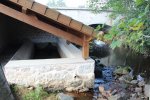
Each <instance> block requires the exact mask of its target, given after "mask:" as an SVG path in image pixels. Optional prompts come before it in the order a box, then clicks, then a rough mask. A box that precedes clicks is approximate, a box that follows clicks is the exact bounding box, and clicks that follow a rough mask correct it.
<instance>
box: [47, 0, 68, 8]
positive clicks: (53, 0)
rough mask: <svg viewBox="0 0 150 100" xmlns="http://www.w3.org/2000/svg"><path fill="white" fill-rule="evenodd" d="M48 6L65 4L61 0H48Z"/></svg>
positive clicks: (63, 5) (62, 5)
mask: <svg viewBox="0 0 150 100" xmlns="http://www.w3.org/2000/svg"><path fill="white" fill-rule="evenodd" d="M47 5H48V7H65V6H66V4H65V3H64V1H63V0H49V2H48V4H47Z"/></svg>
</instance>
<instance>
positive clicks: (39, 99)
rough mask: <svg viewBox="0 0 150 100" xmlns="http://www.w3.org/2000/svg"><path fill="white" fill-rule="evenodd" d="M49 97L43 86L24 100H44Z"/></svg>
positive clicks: (27, 95)
mask: <svg viewBox="0 0 150 100" xmlns="http://www.w3.org/2000/svg"><path fill="white" fill-rule="evenodd" d="M47 96H48V93H47V92H45V91H44V90H43V88H42V87H41V86H38V87H37V88H36V89H35V90H33V91H31V92H29V93H27V94H26V95H25V96H24V99H23V100H43V98H45V97H47Z"/></svg>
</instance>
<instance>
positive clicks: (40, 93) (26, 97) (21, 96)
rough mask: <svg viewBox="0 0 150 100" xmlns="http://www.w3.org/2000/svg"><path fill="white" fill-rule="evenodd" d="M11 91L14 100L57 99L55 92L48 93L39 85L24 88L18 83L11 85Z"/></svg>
mask: <svg viewBox="0 0 150 100" xmlns="http://www.w3.org/2000/svg"><path fill="white" fill-rule="evenodd" d="M10 88H11V91H12V93H13V95H14V97H15V100H57V96H56V95H57V92H51V93H48V92H47V91H46V90H44V89H43V88H42V87H41V86H38V87H36V88H35V89H34V88H33V87H29V88H26V87H24V86H19V85H11V86H10Z"/></svg>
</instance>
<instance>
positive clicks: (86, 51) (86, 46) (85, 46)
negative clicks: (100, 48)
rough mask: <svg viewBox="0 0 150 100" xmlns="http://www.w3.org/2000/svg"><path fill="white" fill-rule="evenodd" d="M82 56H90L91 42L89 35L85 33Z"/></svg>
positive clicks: (85, 57)
mask: <svg viewBox="0 0 150 100" xmlns="http://www.w3.org/2000/svg"><path fill="white" fill-rule="evenodd" d="M82 56H83V58H84V59H87V58H88V57H89V42H88V39H87V36H85V35H84V37H83V46H82Z"/></svg>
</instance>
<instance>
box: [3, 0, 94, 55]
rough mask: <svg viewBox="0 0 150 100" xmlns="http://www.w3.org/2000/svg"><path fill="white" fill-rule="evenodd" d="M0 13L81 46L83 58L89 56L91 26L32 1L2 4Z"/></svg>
mask: <svg viewBox="0 0 150 100" xmlns="http://www.w3.org/2000/svg"><path fill="white" fill-rule="evenodd" d="M0 13H2V14H5V15H7V16H10V17H12V18H14V19H17V20H19V21H22V22H24V23H27V24H29V25H31V26H34V27H36V28H39V29H41V30H44V31H46V32H48V33H51V34H54V35H55V36H58V37H61V38H64V39H66V40H68V41H70V42H73V43H75V44H77V45H80V46H82V47H83V57H84V58H88V56H89V50H88V49H89V40H90V39H91V38H92V35H93V34H94V29H93V28H92V27H90V26H87V25H85V24H83V23H81V22H79V21H76V20H74V19H72V18H71V17H68V16H66V15H63V14H61V13H60V12H58V11H56V10H53V9H50V8H48V7H47V6H45V5H42V4H40V3H37V2H35V1H32V0H9V1H7V2H5V3H3V4H0Z"/></svg>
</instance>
